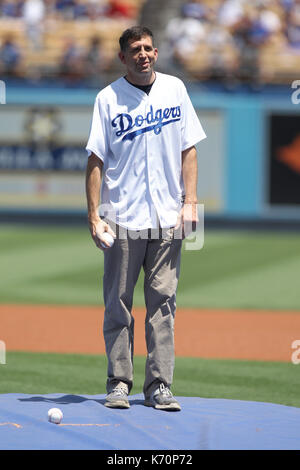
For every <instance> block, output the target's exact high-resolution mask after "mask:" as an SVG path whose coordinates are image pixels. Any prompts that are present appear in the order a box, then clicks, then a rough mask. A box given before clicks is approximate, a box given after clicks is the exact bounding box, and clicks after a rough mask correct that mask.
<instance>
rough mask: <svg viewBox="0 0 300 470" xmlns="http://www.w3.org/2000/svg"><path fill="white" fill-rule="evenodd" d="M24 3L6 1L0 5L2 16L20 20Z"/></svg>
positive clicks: (16, 0)
mask: <svg viewBox="0 0 300 470" xmlns="http://www.w3.org/2000/svg"><path fill="white" fill-rule="evenodd" d="M23 3H24V1H19V0H4V1H2V2H1V4H0V12H1V16H6V17H11V18H18V17H20V16H21V10H22V6H23Z"/></svg>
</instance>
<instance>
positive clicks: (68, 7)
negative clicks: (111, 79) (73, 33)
mask: <svg viewBox="0 0 300 470" xmlns="http://www.w3.org/2000/svg"><path fill="white" fill-rule="evenodd" d="M74 8H75V1H74V0H57V1H56V10H57V11H58V13H59V14H60V15H61V17H62V18H63V19H65V20H72V19H74Z"/></svg>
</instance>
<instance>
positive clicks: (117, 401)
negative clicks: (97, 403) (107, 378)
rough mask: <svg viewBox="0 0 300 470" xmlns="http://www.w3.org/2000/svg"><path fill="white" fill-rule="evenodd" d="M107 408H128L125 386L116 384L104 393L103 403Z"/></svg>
mask: <svg viewBox="0 0 300 470" xmlns="http://www.w3.org/2000/svg"><path fill="white" fill-rule="evenodd" d="M104 405H105V406H107V407H108V408H130V404H129V401H128V389H127V387H126V386H117V387H115V388H114V389H113V390H112V391H111V392H110V393H108V394H107V395H106V402H105V403H104Z"/></svg>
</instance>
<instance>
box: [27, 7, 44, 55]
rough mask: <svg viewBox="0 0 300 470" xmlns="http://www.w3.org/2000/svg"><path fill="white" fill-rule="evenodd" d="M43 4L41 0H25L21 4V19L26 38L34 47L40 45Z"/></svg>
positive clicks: (36, 47) (42, 27) (42, 29)
mask: <svg viewBox="0 0 300 470" xmlns="http://www.w3.org/2000/svg"><path fill="white" fill-rule="evenodd" d="M44 18H45V5H44V2H43V1H42V0H27V1H26V2H25V3H24V5H23V20H24V23H25V28H26V32H27V36H28V39H29V41H30V43H31V45H32V47H33V48H34V49H40V48H41V47H42V41H43V32H44Z"/></svg>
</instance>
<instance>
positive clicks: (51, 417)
mask: <svg viewBox="0 0 300 470" xmlns="http://www.w3.org/2000/svg"><path fill="white" fill-rule="evenodd" d="M62 419H63V413H62V411H61V410H60V409H59V408H51V409H50V410H49V411H48V421H50V423H54V424H59V423H61V420H62Z"/></svg>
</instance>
